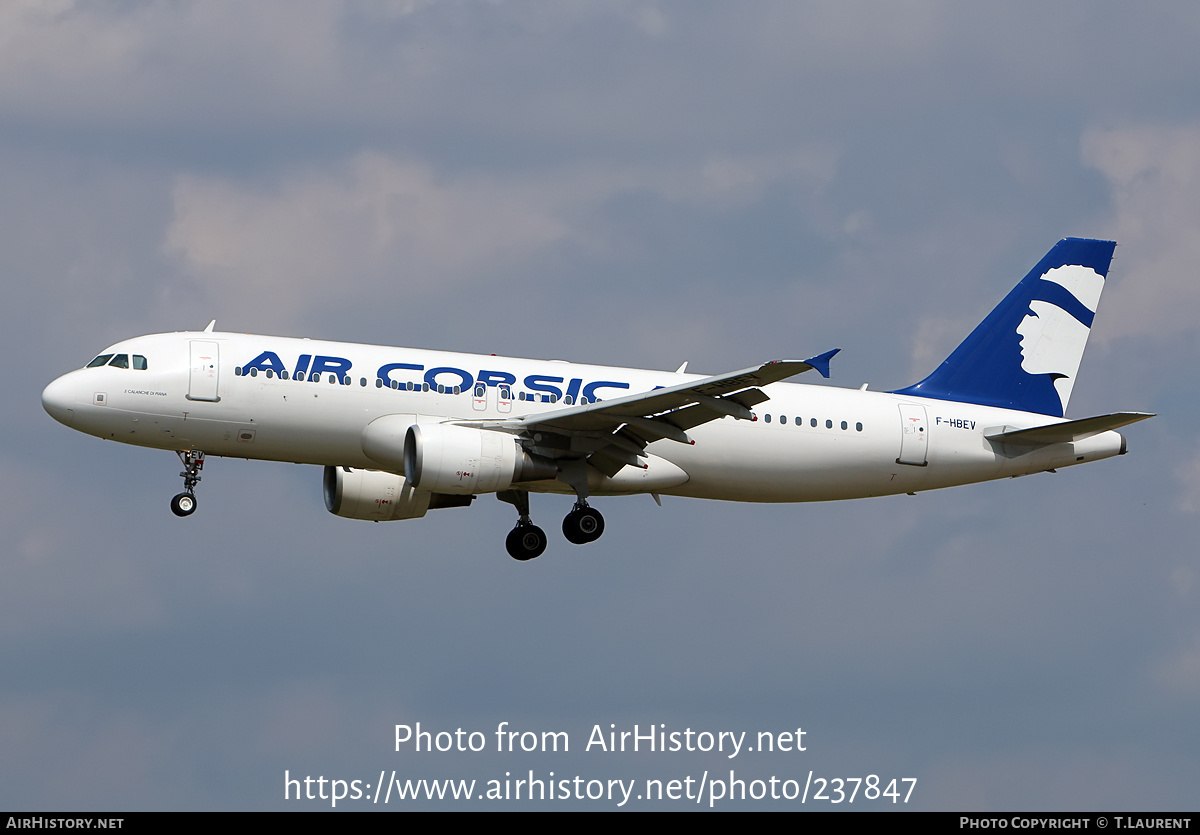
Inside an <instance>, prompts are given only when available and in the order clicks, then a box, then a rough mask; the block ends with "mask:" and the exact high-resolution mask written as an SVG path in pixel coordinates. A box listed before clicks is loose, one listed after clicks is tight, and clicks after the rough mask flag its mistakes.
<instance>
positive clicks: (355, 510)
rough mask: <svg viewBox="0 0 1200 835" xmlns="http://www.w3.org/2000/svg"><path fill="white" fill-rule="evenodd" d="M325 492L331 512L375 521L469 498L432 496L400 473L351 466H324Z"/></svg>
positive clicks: (456, 504) (454, 504)
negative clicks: (359, 468) (410, 482)
mask: <svg viewBox="0 0 1200 835" xmlns="http://www.w3.org/2000/svg"><path fill="white" fill-rule="evenodd" d="M324 493H325V507H326V509H328V510H329V512H330V513H333V514H335V515H337V516H344V517H346V518H347V519H369V520H371V521H374V522H388V521H391V520H393V519H419V518H420V517H422V516H424V515H425V512H426V511H427V510H430V509H436V508H439V507H462V506H465V505H468V504H470V503H471V498H472V497H469V496H468V497H463V496H435V495H433V494H432V493H430V492H429V491H428V490H418V489H417V488H416V487H414V486H413V485H411V484H409V483H408V481H407V480H406V479H405V478H404V476H402V475H395V474H393V473H385V472H382V471H380V470H357V469H351V468H350V467H326V468H325V482H324ZM464 498H465V501H464Z"/></svg>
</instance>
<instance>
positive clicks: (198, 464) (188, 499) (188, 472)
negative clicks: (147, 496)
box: [171, 449, 204, 516]
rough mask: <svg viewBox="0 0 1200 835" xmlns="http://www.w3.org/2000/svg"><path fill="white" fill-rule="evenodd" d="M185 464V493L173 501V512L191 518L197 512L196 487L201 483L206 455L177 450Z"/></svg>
mask: <svg viewBox="0 0 1200 835" xmlns="http://www.w3.org/2000/svg"><path fill="white" fill-rule="evenodd" d="M175 454H176V455H178V456H179V460H180V461H182V462H183V472H181V473H180V474H179V475H180V476H181V477H182V478H183V492H182V493H179V494H178V495H176V496H175V498H173V499H171V512H172V513H174V514H175V515H176V516H191V515H192V514H193V513H195V512H196V485H197V484H199V483H200V471H201V470H203V469H204V453H203V452H201V451H200V450H198V449H189V450H188V451H186V452H183V451H180V450H176V451H175Z"/></svg>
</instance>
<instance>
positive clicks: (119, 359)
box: [87, 354, 149, 371]
mask: <svg viewBox="0 0 1200 835" xmlns="http://www.w3.org/2000/svg"><path fill="white" fill-rule="evenodd" d="M102 365H108V366H112V367H113V368H128V367H129V354H101V355H100V356H98V357H96V358H95V359H94V360H92V361H91V362H89V363H88V364H87V367H88V368H99V367H100V366H102ZM133 368H134V370H135V371H145V370H146V369H147V368H149V365H147V364H146V358H145V357H143V356H142V355H141V354H134V355H133Z"/></svg>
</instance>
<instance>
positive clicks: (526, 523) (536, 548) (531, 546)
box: [496, 490, 546, 562]
mask: <svg viewBox="0 0 1200 835" xmlns="http://www.w3.org/2000/svg"><path fill="white" fill-rule="evenodd" d="M496 498H498V499H499V500H500V501H502V502H508V503H509V504H510V505H512V506H513V507H515V508H516V509H517V514H518V519H517V526H516V527H515V528H513V529H512V530H511V531H509V533H508V537H507V538H506V539H505V540H504V547H505V548H507V549H508V555H509V556H510V557H512V558H513V559H514V560H521V561H522V562H524V561H525V560H532V559H534V558H535V557H540V556H541V555H542V552H543V551H545V550H546V532H545V531H544V530H542V529H541V528H539V527H538V526H537V525H535V524H533V521H532V520H531V519H530V518H529V491H528V490H502V491H500V492H499V493H497V494H496Z"/></svg>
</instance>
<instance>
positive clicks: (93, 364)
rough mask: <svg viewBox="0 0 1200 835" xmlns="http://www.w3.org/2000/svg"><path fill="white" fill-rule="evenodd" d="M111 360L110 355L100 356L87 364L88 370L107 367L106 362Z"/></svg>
mask: <svg viewBox="0 0 1200 835" xmlns="http://www.w3.org/2000/svg"><path fill="white" fill-rule="evenodd" d="M110 359H112V354H101V355H100V356H98V357H96V358H95V359H94V360H92V361H91V362H89V363H88V364H87V367H88V368H99V367H100V366H102V365H108V361H109V360H110Z"/></svg>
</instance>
